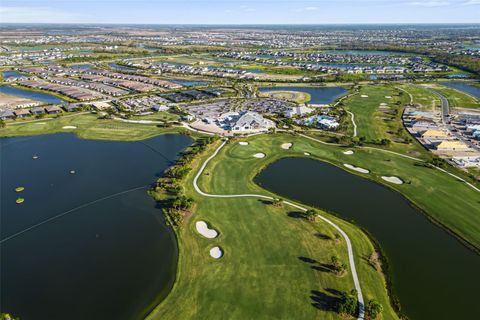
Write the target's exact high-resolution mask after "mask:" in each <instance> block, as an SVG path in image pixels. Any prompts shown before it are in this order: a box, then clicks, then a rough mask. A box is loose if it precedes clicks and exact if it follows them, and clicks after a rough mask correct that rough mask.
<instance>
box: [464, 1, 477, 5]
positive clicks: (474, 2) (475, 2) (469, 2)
mask: <svg viewBox="0 0 480 320" xmlns="http://www.w3.org/2000/svg"><path fill="white" fill-rule="evenodd" d="M479 4H480V0H470V1H467V2H465V3H464V5H466V6H474V5H479Z"/></svg>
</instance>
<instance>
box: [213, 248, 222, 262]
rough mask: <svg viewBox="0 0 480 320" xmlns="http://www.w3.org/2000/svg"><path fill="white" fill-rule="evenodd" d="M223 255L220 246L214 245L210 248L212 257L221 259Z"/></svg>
mask: <svg viewBox="0 0 480 320" xmlns="http://www.w3.org/2000/svg"><path fill="white" fill-rule="evenodd" d="M222 256H223V251H222V249H220V247H213V248H212V249H210V257H212V258H214V259H220V258H221V257H222Z"/></svg>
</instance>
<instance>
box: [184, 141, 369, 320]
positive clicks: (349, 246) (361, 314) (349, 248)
mask: <svg viewBox="0 0 480 320" xmlns="http://www.w3.org/2000/svg"><path fill="white" fill-rule="evenodd" d="M226 143H227V141H224V142H223V143H222V144H221V145H220V146H219V147H218V148H217V149H216V150H215V152H214V153H213V154H212V155H211V156H210V157H209V158H208V159H207V160H205V162H204V163H203V164H202V166H201V167H200V170H198V172H197V175H196V176H195V178H194V179H193V187H194V188H195V191H197V192H198V193H199V194H201V195H202V196H204V197H210V198H246V197H252V198H262V199H268V200H273V199H274V198H273V197H270V196H266V195H261V194H250V193H246V194H231V195H227V194H210V193H206V192H203V191H202V190H201V189H200V188H199V187H198V184H197V182H198V179H199V178H200V176H201V175H202V173H203V171H204V170H205V168H206V166H207V165H208V163H209V162H210V160H212V159H213V158H215V157H216V156H217V154H218V152H220V150H221V149H222V148H223V147H224V146H225V144H226ZM283 203H285V204H287V205H289V206H292V207H294V208H297V209H299V210H302V211H307V209H306V208H304V207H302V206H299V205H297V204H295V203H292V202H289V201H283ZM318 217H319V218H320V219H321V220H323V221H325V222H326V223H328V224H329V225H331V226H332V227H333V228H335V229H336V230H337V231H338V232H339V233H340V234H341V235H342V237H343V238H344V239H345V242H346V243H347V251H348V261H349V263H350V269H351V271H352V278H353V283H354V285H355V290H357V295H358V304H359V311H358V318H357V319H358V320H363V319H364V317H365V311H364V305H365V303H364V300H363V295H362V289H361V287H360V280H359V279H358V275H357V269H356V267H355V260H354V256H353V247H352V243H351V241H350V238H349V237H348V235H347V234H346V233H345V232H344V231H343V230H342V229H341V228H340V227H339V226H338V225H336V224H335V223H333V222H332V221H330V220H329V219H327V218H325V217H323V216H321V215H318Z"/></svg>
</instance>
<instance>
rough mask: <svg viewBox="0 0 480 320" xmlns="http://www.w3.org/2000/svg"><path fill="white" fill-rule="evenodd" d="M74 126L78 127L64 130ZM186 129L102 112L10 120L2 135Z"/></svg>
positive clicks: (128, 137) (112, 134) (115, 136)
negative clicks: (101, 117)
mask: <svg viewBox="0 0 480 320" xmlns="http://www.w3.org/2000/svg"><path fill="white" fill-rule="evenodd" d="M65 126H74V127H77V129H63V127H65ZM180 131H181V132H184V131H186V130H184V129H182V128H180V129H179V128H175V127H171V128H159V127H157V126H156V125H145V124H135V123H125V122H120V121H115V120H99V119H98V115H94V114H78V115H67V116H63V117H60V118H55V119H41V120H38V121H35V122H26V121H15V122H11V121H8V122H7V126H6V127H5V128H0V137H9V136H31V135H38V134H49V133H57V132H73V133H76V134H77V135H78V136H79V137H81V138H84V139H103V140H122V141H133V140H142V139H147V138H151V137H154V136H156V135H159V134H162V133H169V132H172V133H173V132H180Z"/></svg>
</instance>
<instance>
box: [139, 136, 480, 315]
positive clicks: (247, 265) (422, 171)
mask: <svg viewBox="0 0 480 320" xmlns="http://www.w3.org/2000/svg"><path fill="white" fill-rule="evenodd" d="M244 140H245V141H248V142H249V145H248V146H241V145H239V144H238V143H237V142H238V140H233V141H230V143H229V144H227V146H226V147H224V149H222V151H220V153H219V154H218V156H217V157H216V158H214V159H213V160H212V161H211V162H210V163H209V165H208V166H207V167H206V169H205V171H204V174H203V175H202V177H201V179H200V181H199V185H200V187H201V189H202V190H204V191H207V192H209V193H215V194H240V193H259V194H266V195H272V194H271V193H270V192H268V191H265V190H263V189H262V188H261V187H260V186H258V185H256V184H254V183H253V178H254V177H255V175H256V174H257V173H258V172H260V170H262V169H263V168H264V167H265V166H267V165H268V164H269V163H272V162H274V161H276V160H278V159H280V158H282V157H292V156H293V157H301V156H304V155H303V153H304V152H309V153H310V154H311V155H312V157H313V158H315V159H318V160H322V161H327V162H330V163H332V164H335V165H337V166H339V167H341V168H343V169H345V168H344V167H343V163H350V164H353V165H355V166H359V167H363V168H368V169H369V170H370V171H371V173H370V174H369V175H368V178H369V179H372V180H374V181H376V182H378V183H382V184H386V183H385V182H384V181H383V180H381V176H383V175H394V176H398V177H400V178H401V179H402V180H404V181H405V182H407V183H406V184H403V185H388V187H390V188H392V189H394V190H397V191H399V192H401V193H403V194H404V195H405V196H406V197H407V198H408V199H410V200H411V201H412V202H414V203H415V204H416V205H417V206H418V207H420V208H421V209H423V210H424V211H425V212H427V213H428V214H429V215H430V216H431V217H432V218H433V219H435V220H436V221H438V222H440V223H442V224H443V225H445V226H447V227H448V228H450V229H451V230H453V231H454V232H456V233H457V234H460V235H462V237H463V238H464V239H466V240H467V241H469V242H470V243H471V244H473V245H474V246H476V247H477V248H480V207H479V206H478V197H479V195H478V193H477V192H475V191H473V190H472V189H470V188H469V187H468V186H467V185H465V184H464V183H462V182H459V181H457V180H456V179H455V178H452V177H451V176H449V175H447V174H445V173H442V172H440V171H438V170H435V169H430V168H425V167H421V166H415V165H414V164H415V161H414V160H410V159H406V158H403V157H400V156H397V155H393V154H390V153H386V152H382V151H377V150H371V149H359V148H356V149H355V154H354V155H353V156H347V155H344V154H343V151H344V150H345V149H343V148H340V147H336V146H327V145H323V144H320V143H318V142H315V141H311V140H308V139H306V138H304V137H301V136H298V135H291V134H276V135H258V136H254V137H250V138H246V139H244ZM287 142H291V143H293V147H292V148H291V149H290V150H283V149H281V147H280V146H281V144H283V143H287ZM216 146H218V144H217V145H216ZM216 146H214V147H216ZM213 149H214V148H210V150H209V152H208V153H207V154H205V155H204V156H203V159H198V160H197V162H196V163H195V165H194V167H195V169H194V170H193V171H192V172H191V173H190V175H189V178H188V179H187V182H186V184H185V192H186V194H187V195H188V196H191V197H193V198H194V199H195V202H196V203H197V207H196V210H195V213H194V215H193V216H192V217H190V219H189V220H187V221H186V224H185V226H184V227H183V228H182V229H180V230H178V236H179V243H180V259H179V267H178V274H177V282H176V284H175V287H174V289H173V291H172V292H171V294H170V295H169V296H168V297H167V298H166V300H165V301H163V302H162V303H161V304H160V305H159V306H157V308H156V309H155V310H154V311H153V312H152V313H151V315H150V316H149V318H148V319H162V320H163V319H207V318H208V319H225V318H228V319H252V318H255V319H312V318H317V319H338V318H339V317H338V315H337V314H336V313H334V312H333V311H331V309H330V307H329V304H328V303H327V304H326V305H324V306H323V307H321V308H316V307H314V306H313V305H312V303H313V302H314V300H313V299H312V296H313V297H314V296H315V295H317V296H318V297H322V300H323V299H327V301H330V302H331V301H334V300H335V294H334V292H335V290H349V289H351V288H352V286H353V284H352V280H351V278H350V277H351V275H350V273H349V274H348V275H346V276H344V277H341V278H338V277H337V276H335V275H333V274H332V273H329V272H322V271H319V270H315V269H312V266H315V265H317V266H318V264H309V263H305V262H303V261H302V260H300V259H299V257H307V258H310V259H313V260H315V261H317V262H320V263H328V259H329V257H330V256H331V255H332V254H336V255H338V256H339V257H340V258H341V259H342V260H343V261H346V253H345V244H344V243H343V241H342V242H341V243H336V242H335V241H334V240H325V239H324V237H322V236H320V237H319V236H318V234H322V235H326V236H327V237H326V238H328V237H330V238H333V237H334V234H335V231H334V230H333V229H332V228H331V227H329V226H328V225H326V224H324V223H321V222H314V223H312V222H308V221H306V220H304V219H301V218H293V217H291V216H289V212H292V211H295V210H292V209H291V208H289V207H286V206H284V207H283V208H276V207H273V206H272V205H268V204H264V203H263V202H262V201H259V200H258V199H250V198H240V199H226V198H207V197H203V196H200V195H199V194H197V193H196V192H194V191H193V190H192V189H193V188H192V179H193V176H194V174H196V170H197V169H198V166H199V164H201V163H203V161H204V160H205V158H207V157H208V156H209V155H210V154H211V153H212V152H213ZM258 152H262V153H265V154H266V157H265V158H263V159H257V158H254V157H253V154H255V153H258ZM353 173H354V172H353ZM354 174H355V173H354ZM459 194H461V195H462V196H461V198H460V197H455V196H452V195H459ZM322 214H323V215H325V216H326V217H328V218H330V219H331V220H333V221H334V222H336V223H337V224H338V225H340V226H341V228H343V229H344V230H345V231H346V232H347V234H348V235H349V237H350V238H351V240H352V242H353V248H354V253H355V255H356V265H357V268H358V273H359V278H360V283H361V287H362V291H363V293H364V296H365V300H366V301H368V300H370V299H372V298H375V299H377V300H379V301H380V302H381V303H382V305H383V306H384V312H383V315H382V317H383V319H396V318H397V316H396V314H395V313H394V311H393V309H392V308H391V306H390V305H389V302H388V295H387V292H386V289H385V279H384V277H383V275H382V274H381V273H379V272H377V271H376V270H374V269H373V268H372V267H371V266H370V265H369V264H368V263H367V262H366V261H365V259H363V258H365V257H366V256H368V255H369V254H370V253H371V252H372V251H373V247H372V244H371V242H370V241H369V240H368V239H367V237H366V236H365V234H364V233H363V232H361V231H360V230H359V229H358V228H357V227H355V226H353V225H351V224H349V223H346V222H344V221H342V220H340V219H338V218H336V217H333V216H331V215H329V214H326V213H322ZM198 220H205V221H207V222H208V223H210V224H211V226H212V227H213V228H215V229H216V230H218V231H219V232H220V236H219V237H218V238H216V239H213V240H208V239H205V238H203V237H202V236H200V235H199V234H198V233H197V232H196V230H195V222H196V221H198ZM216 245H218V246H220V247H221V248H222V249H223V250H224V252H225V256H224V257H223V258H222V259H220V260H218V261H217V260H213V259H212V258H210V257H209V255H208V251H209V249H210V248H212V247H213V246H216ZM312 290H314V291H313V292H312Z"/></svg>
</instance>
